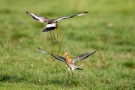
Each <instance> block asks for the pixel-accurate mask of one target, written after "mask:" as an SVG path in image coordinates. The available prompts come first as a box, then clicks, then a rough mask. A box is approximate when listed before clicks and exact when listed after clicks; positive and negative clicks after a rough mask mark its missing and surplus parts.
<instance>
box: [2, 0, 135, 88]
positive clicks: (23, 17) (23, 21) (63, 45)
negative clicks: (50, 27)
mask: <svg viewBox="0 0 135 90" xmlns="http://www.w3.org/2000/svg"><path fill="white" fill-rule="evenodd" d="M134 3H135V1H134V0H128V1H127V0H119V1H116V0H104V1H101V0H96V1H95V0H83V1H77V0H74V1H64V2H63V0H59V1H50V0H40V2H39V1H38V2H37V1H36V0H27V1H23V0H12V1H9V0H1V1H0V90H33V89H34V90H41V89H42V90H53V89H54V90H60V89H62V90H88V89H90V90H91V89H93V90H106V89H107V90H134V89H135V52H134V51H135V42H134V40H135V22H134V21H135V20H134V18H135V10H134V8H135V6H134ZM26 11H30V12H33V13H35V14H37V15H41V16H46V17H49V18H57V17H60V16H65V15H71V14H74V13H76V12H80V11H89V14H87V15H85V16H82V17H75V18H72V19H67V20H63V21H60V22H59V37H58V39H57V40H58V41H59V44H52V43H51V38H50V36H49V33H42V32H41V31H42V30H43V28H44V27H45V24H42V23H39V22H37V21H35V20H33V19H32V18H31V17H29V16H28V15H27V14H26V13H25V12H26ZM54 33H55V31H54ZM37 47H40V48H42V49H44V50H46V51H48V52H51V53H54V54H59V55H62V56H63V55H64V52H65V51H69V53H70V57H71V58H74V57H75V56H77V55H80V54H83V53H86V52H91V51H94V50H98V51H97V52H96V53H95V54H94V55H93V56H91V57H89V58H87V59H86V60H83V61H80V62H79V63H77V65H78V66H79V67H81V68H83V69H84V70H83V71H81V72H80V71H75V78H74V79H73V80H72V85H68V84H67V83H66V79H67V67H66V66H65V65H64V64H63V63H61V62H59V61H57V60H55V59H54V58H52V57H50V56H49V55H44V54H42V53H41V52H39V51H38V50H37Z"/></svg>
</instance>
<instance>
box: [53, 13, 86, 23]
mask: <svg viewBox="0 0 135 90" xmlns="http://www.w3.org/2000/svg"><path fill="white" fill-rule="evenodd" d="M87 13H88V12H87V11H84V12H80V13H77V14H74V15H71V16H65V17H60V18H58V19H56V20H55V21H59V20H62V19H67V18H72V17H75V16H83V15H85V14H87Z"/></svg>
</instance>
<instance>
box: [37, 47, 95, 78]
mask: <svg viewBox="0 0 135 90" xmlns="http://www.w3.org/2000/svg"><path fill="white" fill-rule="evenodd" d="M38 50H39V51H41V52H42V53H45V54H49V55H51V56H52V57H54V58H55V59H57V60H59V61H61V62H65V63H66V65H67V66H68V70H69V71H70V70H71V71H72V77H73V71H74V70H82V69H81V68H79V67H78V66H76V62H77V61H80V60H83V59H85V58H88V57H89V56H91V55H92V54H94V53H95V52H96V51H93V52H89V53H85V54H82V55H80V56H77V57H76V58H74V59H71V58H70V57H69V53H68V52H67V51H66V52H65V57H62V56H59V55H55V54H51V53H48V52H46V51H44V50H42V49H40V48H38ZM68 77H69V73H68Z"/></svg>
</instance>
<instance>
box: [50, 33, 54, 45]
mask: <svg viewBox="0 0 135 90" xmlns="http://www.w3.org/2000/svg"><path fill="white" fill-rule="evenodd" d="M50 36H51V40H52V43H54V42H53V38H52V33H51V31H50Z"/></svg>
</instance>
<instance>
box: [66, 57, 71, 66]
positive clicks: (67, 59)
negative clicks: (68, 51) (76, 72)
mask: <svg viewBox="0 0 135 90" xmlns="http://www.w3.org/2000/svg"><path fill="white" fill-rule="evenodd" d="M66 62H67V64H70V63H71V58H70V57H69V56H68V55H66Z"/></svg>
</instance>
